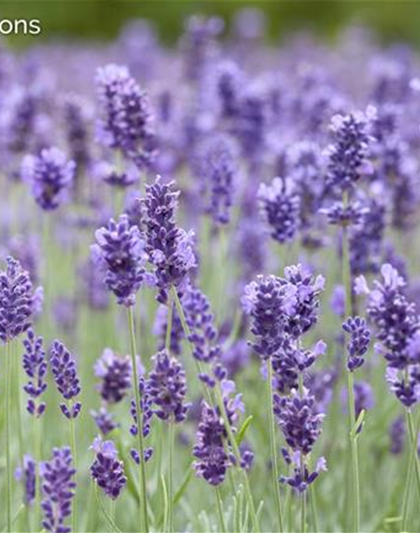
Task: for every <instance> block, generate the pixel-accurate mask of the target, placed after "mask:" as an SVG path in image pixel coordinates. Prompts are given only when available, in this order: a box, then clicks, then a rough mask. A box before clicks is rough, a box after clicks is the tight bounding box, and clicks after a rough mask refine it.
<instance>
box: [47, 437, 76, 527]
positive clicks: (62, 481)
mask: <svg viewBox="0 0 420 533" xmlns="http://www.w3.org/2000/svg"><path fill="white" fill-rule="evenodd" d="M72 463H73V458H72V455H71V451H70V448H67V447H64V448H54V449H53V455H52V458H51V460H50V461H48V462H45V463H41V468H40V473H41V479H42V493H43V499H42V502H41V508H42V511H43V513H44V519H43V521H42V527H43V528H44V529H46V530H47V531H49V532H50V533H70V531H71V528H70V527H68V526H66V525H65V519H66V518H67V517H69V516H70V515H71V505H72V500H73V498H74V494H75V488H76V483H75V482H74V475H75V474H76V470H75V469H74V468H73V464H72Z"/></svg>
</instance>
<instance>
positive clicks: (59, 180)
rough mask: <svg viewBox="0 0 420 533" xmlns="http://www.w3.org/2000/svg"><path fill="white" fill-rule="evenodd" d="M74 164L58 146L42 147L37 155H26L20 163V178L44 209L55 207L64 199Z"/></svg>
mask: <svg viewBox="0 0 420 533" xmlns="http://www.w3.org/2000/svg"><path fill="white" fill-rule="evenodd" d="M75 170H76V164H75V163H74V161H68V160H67V157H66V155H65V154H64V153H63V152H62V151H61V150H59V149H58V148H49V149H44V150H42V151H41V153H40V154H39V155H38V156H27V157H25V159H24V160H23V163H22V179H23V180H24V181H25V182H27V183H28V184H29V185H30V187H31V190H32V194H33V195H34V198H35V200H36V202H37V204H38V205H39V206H40V207H41V208H42V209H44V210H45V211H52V210H54V209H57V208H58V207H59V206H60V205H61V204H62V203H63V201H64V200H65V199H66V197H67V195H68V193H69V191H70V189H71V186H72V182H73V178H74V174H75Z"/></svg>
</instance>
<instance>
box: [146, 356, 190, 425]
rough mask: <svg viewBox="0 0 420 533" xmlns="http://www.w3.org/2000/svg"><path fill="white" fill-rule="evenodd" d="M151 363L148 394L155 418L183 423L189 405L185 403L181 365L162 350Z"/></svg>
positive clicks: (183, 373) (183, 374)
mask: <svg viewBox="0 0 420 533" xmlns="http://www.w3.org/2000/svg"><path fill="white" fill-rule="evenodd" d="M153 363H154V368H153V370H152V371H151V372H150V375H149V394H150V398H151V400H152V401H153V403H154V404H155V406H156V409H155V414H156V416H157V417H158V418H160V419H161V420H167V421H168V422H183V421H184V420H185V418H186V414H187V410H188V407H189V404H187V403H186V402H185V395H186V392H187V385H186V379H185V371H184V369H183V368H182V365H181V363H179V362H178V361H177V360H176V359H175V358H174V357H169V355H168V353H167V352H166V351H164V350H163V351H161V352H158V353H157V354H156V355H155V356H154V357H153Z"/></svg>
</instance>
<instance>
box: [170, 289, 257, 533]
mask: <svg viewBox="0 0 420 533" xmlns="http://www.w3.org/2000/svg"><path fill="white" fill-rule="evenodd" d="M171 292H172V295H173V299H174V301H175V305H176V309H177V312H178V315H179V318H180V320H181V324H182V328H183V330H184V334H185V337H186V338H187V340H188V339H189V338H190V335H191V332H190V329H189V327H188V324H187V321H186V319H185V314H184V309H183V307H182V304H181V302H180V300H179V296H178V293H177V290H176V288H175V287H172V288H171ZM187 344H188V346H189V350H190V355H191V357H192V358H193V360H194V361H195V364H196V367H197V371H198V373H202V370H201V364H200V361H198V360H197V359H196V358H195V357H194V356H193V351H192V348H191V345H190V341H189V340H188V343H187ZM202 385H203V392H204V395H205V396H206V398H208V401H209V403H210V405H211V406H213V401H212V398H211V395H210V393H209V391H208V390H207V388H206V387H205V386H204V384H202ZM214 391H215V395H216V400H217V405H218V407H219V410H220V414H221V415H222V418H223V422H224V424H225V427H226V431H227V434H228V439H229V442H230V444H231V446H232V450H233V454H234V456H235V460H236V465H237V467H238V468H239V469H240V471H241V472H242V475H243V480H244V488H245V493H246V497H247V500H248V506H249V510H250V514H251V520H252V524H253V528H254V532H255V533H258V532H259V524H258V518H257V513H256V511H255V505H254V500H253V497H252V493H251V487H250V485H249V479H248V476H247V473H246V472H245V470H244V469H243V468H241V466H240V465H241V452H240V450H239V447H238V444H237V442H236V439H235V436H234V434H233V431H232V427H231V425H230V423H229V419H228V416H227V414H226V409H225V404H224V402H223V397H222V393H221V391H220V385H219V383H216V386H215V389H214Z"/></svg>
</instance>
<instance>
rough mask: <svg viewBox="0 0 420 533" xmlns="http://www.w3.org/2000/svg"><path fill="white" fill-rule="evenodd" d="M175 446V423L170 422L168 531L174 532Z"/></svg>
mask: <svg viewBox="0 0 420 533" xmlns="http://www.w3.org/2000/svg"><path fill="white" fill-rule="evenodd" d="M174 447H175V423H174V422H173V421H172V420H171V421H170V422H169V475H168V514H169V519H168V531H169V533H173V532H174V496H173V494H174V483H173V473H174Z"/></svg>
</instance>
